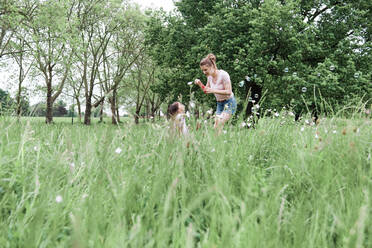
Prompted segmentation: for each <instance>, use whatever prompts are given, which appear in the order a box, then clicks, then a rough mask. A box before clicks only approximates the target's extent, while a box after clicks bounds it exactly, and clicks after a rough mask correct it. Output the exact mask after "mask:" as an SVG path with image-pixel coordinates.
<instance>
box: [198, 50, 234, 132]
mask: <svg viewBox="0 0 372 248" xmlns="http://www.w3.org/2000/svg"><path fill="white" fill-rule="evenodd" d="M200 69H201V70H202V71H203V73H204V75H206V76H207V85H206V86H204V85H203V83H202V82H201V81H200V79H195V82H194V83H195V84H197V85H199V86H200V88H202V90H203V91H204V92H205V93H206V94H210V93H213V94H214V96H215V97H216V101H217V109H216V120H215V123H214V127H215V128H217V130H218V132H220V131H221V129H222V127H223V125H224V124H225V122H227V121H228V120H229V119H230V118H231V116H232V115H233V114H234V113H235V111H236V100H235V97H234V93H233V92H232V87H231V81H230V76H229V74H228V73H227V72H226V71H224V70H218V69H217V65H216V56H215V55H214V54H208V55H207V57H205V58H203V59H202V60H201V61H200Z"/></svg>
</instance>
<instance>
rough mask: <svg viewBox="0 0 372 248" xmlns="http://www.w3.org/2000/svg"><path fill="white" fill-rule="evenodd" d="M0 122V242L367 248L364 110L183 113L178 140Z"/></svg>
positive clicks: (371, 178) (370, 174)
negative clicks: (216, 124) (217, 120)
mask: <svg viewBox="0 0 372 248" xmlns="http://www.w3.org/2000/svg"><path fill="white" fill-rule="evenodd" d="M0 118H1V119H0V130H1V131H0V247H372V238H371V237H372V229H371V226H372V225H371V224H372V211H371V209H372V196H371V192H372V170H371V165H372V161H371V153H372V128H371V126H372V125H371V124H372V123H371V119H370V118H367V117H366V116H363V115H359V114H356V115H353V116H350V117H349V118H343V117H342V116H335V117H327V118H325V117H322V118H321V119H320V123H318V124H317V125H316V124H314V123H311V122H310V121H308V120H309V118H310V117H309V116H304V118H303V119H302V120H301V121H298V122H295V121H293V117H291V116H288V115H285V113H284V112H282V113H280V115H279V116H277V117H275V116H273V117H264V118H261V119H260V120H259V122H258V123H257V124H256V125H255V128H247V127H244V128H242V126H241V125H240V124H239V122H238V123H237V124H235V125H229V126H227V127H225V129H224V132H223V133H221V135H219V136H218V135H215V132H214V130H213V128H212V123H211V120H209V121H206V123H204V122H202V123H203V125H202V127H201V129H199V130H196V125H195V121H193V120H189V121H188V123H190V132H191V135H190V136H189V137H186V138H178V139H174V138H172V137H171V136H170V135H169V129H168V128H167V123H165V122H156V123H151V122H149V123H141V124H140V125H134V124H132V122H133V121H132V120H130V121H127V122H124V123H123V124H121V125H119V126H113V125H111V124H109V122H108V121H107V122H106V123H105V124H98V123H96V122H94V123H93V124H92V125H91V126H84V125H81V124H74V125H71V124H70V122H69V120H70V119H58V118H56V119H55V122H56V123H55V124H52V125H46V124H44V123H43V120H41V119H32V118H28V119H27V118H26V119H24V120H21V121H20V122H18V121H17V120H15V119H13V118H9V117H0Z"/></svg>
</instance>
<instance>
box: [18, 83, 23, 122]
mask: <svg viewBox="0 0 372 248" xmlns="http://www.w3.org/2000/svg"><path fill="white" fill-rule="evenodd" d="M21 91H22V87H21V83H19V84H18V92H17V117H18V119H19V118H21V114H22V108H21Z"/></svg>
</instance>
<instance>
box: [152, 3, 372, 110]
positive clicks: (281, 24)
mask: <svg viewBox="0 0 372 248" xmlns="http://www.w3.org/2000/svg"><path fill="white" fill-rule="evenodd" d="M177 6H179V10H180V12H181V16H175V15H173V16H172V15H171V16H166V15H164V14H162V13H154V14H153V15H152V18H151V21H150V22H149V25H148V32H147V42H149V44H151V47H152V51H151V54H152V56H153V57H154V58H155V60H156V61H157V62H158V63H159V64H160V65H161V66H162V67H163V68H168V69H169V73H167V74H166V75H164V76H163V77H164V78H166V80H164V81H163V82H164V83H165V82H166V83H167V84H170V85H171V87H170V88H172V90H169V91H168V93H170V94H172V95H173V97H176V96H177V95H179V94H183V95H186V94H187V89H186V88H187V87H185V86H184V85H182V84H179V82H186V80H187V78H195V77H199V75H200V73H199V72H197V71H195V70H194V68H195V69H196V70H198V69H199V68H198V62H199V60H200V59H201V58H202V57H203V56H205V55H206V54H207V53H209V52H213V53H215V54H216V56H217V65H218V67H219V68H222V69H224V70H226V71H228V72H229V74H230V77H231V80H232V83H233V91H234V92H235V94H236V95H237V96H238V97H239V98H240V99H249V98H248V96H247V93H248V87H246V86H243V87H239V86H238V82H239V81H242V80H243V79H244V78H246V77H247V76H248V78H249V80H250V82H252V83H254V84H256V85H258V86H260V87H262V91H263V92H266V93H267V95H266V97H265V101H264V102H263V105H262V106H263V107H268V108H281V107H282V106H286V105H287V106H291V107H293V108H294V109H295V110H296V111H297V112H302V111H304V110H305V109H306V106H305V104H304V103H306V105H307V106H310V107H313V108H315V109H319V108H321V106H320V105H322V104H321V101H320V99H326V101H328V103H329V105H330V106H331V107H332V108H337V107H338V106H340V105H344V104H348V103H349V102H350V100H351V99H353V98H361V97H363V96H365V100H367V99H371V97H372V95H371V94H372V86H371V84H370V83H368V82H370V78H371V64H372V63H371V61H372V60H371V53H370V45H371V43H370V40H371V39H370V38H371V34H370V32H369V30H370V27H371V18H370V16H371V14H370V13H369V12H368V11H366V9H369V8H370V7H371V3H370V1H365V0H360V1H316V0H314V1H278V0H268V1H266V0H265V1H253V0H252V1H249V0H245V1H244V0H228V1H213V2H209V1H197V0H182V1H179V2H178V3H177ZM195 6H198V8H199V9H198V10H197V11H192V10H193V9H195ZM200 12H201V13H205V14H201V13H200ZM198 20H200V23H201V24H200V25H199V23H198ZM157 34H158V35H157ZM194 58H196V59H197V60H196V59H194ZM318 75H319V76H318ZM188 81H190V80H188ZM173 82H177V83H178V84H176V83H173ZM198 97H199V96H198ZM200 97H201V96H200ZM323 109H324V108H323Z"/></svg>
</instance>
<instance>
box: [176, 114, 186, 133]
mask: <svg viewBox="0 0 372 248" xmlns="http://www.w3.org/2000/svg"><path fill="white" fill-rule="evenodd" d="M173 127H174V129H175V130H176V131H178V130H181V132H182V134H183V135H187V134H188V133H189V130H188V129H187V126H186V121H185V115H184V114H177V115H176V117H175V118H174V122H173Z"/></svg>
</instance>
